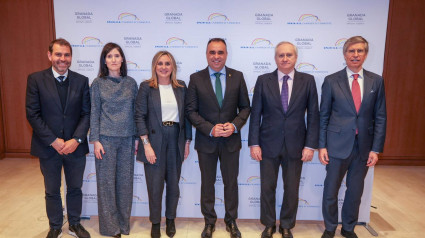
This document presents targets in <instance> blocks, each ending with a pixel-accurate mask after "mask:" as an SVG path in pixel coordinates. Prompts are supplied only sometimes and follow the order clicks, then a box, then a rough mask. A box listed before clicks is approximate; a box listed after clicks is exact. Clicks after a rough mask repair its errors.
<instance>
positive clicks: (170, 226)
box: [165, 218, 176, 237]
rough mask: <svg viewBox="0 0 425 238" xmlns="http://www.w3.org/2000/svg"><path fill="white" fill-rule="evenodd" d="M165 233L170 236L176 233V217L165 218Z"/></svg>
mask: <svg viewBox="0 0 425 238" xmlns="http://www.w3.org/2000/svg"><path fill="white" fill-rule="evenodd" d="M165 225H166V227H165V233H166V234H167V236H168V237H173V236H174V235H175V234H176V224H175V223H174V219H168V218H167V219H166V220H165Z"/></svg>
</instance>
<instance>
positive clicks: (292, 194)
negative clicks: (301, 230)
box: [260, 143, 303, 229]
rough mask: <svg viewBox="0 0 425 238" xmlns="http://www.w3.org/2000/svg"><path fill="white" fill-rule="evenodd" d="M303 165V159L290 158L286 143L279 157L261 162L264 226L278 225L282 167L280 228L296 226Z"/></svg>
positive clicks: (262, 217) (266, 158) (261, 216)
mask: <svg viewBox="0 0 425 238" xmlns="http://www.w3.org/2000/svg"><path fill="white" fill-rule="evenodd" d="M302 165H303V162H302V160H301V158H291V157H289V155H288V151H287V149H286V146H285V143H284V146H283V147H282V150H281V152H280V153H279V155H278V156H277V157H274V158H268V157H263V160H261V161H260V175H261V201H260V203H261V215H260V220H261V223H262V224H263V225H265V226H274V225H275V223H276V186H277V178H278V175H279V166H280V167H282V179H283V189H284V193H283V201H282V207H281V208H280V226H281V227H282V228H287V229H291V228H293V227H294V226H295V221H296V217H297V210H298V191H299V186H300V178H301V170H302Z"/></svg>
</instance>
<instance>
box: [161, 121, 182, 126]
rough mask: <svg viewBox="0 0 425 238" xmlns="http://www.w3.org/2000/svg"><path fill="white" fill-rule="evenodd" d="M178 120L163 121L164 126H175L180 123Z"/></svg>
mask: <svg viewBox="0 0 425 238" xmlns="http://www.w3.org/2000/svg"><path fill="white" fill-rule="evenodd" d="M178 124H179V123H178V122H174V121H163V122H162V125H163V126H174V125H178Z"/></svg>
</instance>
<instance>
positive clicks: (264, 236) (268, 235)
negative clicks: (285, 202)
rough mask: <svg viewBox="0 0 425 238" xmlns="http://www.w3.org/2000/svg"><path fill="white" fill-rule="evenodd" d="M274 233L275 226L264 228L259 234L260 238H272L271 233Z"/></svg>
mask: <svg viewBox="0 0 425 238" xmlns="http://www.w3.org/2000/svg"><path fill="white" fill-rule="evenodd" d="M275 232H276V226H266V228H264V231H263V233H261V238H273V233H275Z"/></svg>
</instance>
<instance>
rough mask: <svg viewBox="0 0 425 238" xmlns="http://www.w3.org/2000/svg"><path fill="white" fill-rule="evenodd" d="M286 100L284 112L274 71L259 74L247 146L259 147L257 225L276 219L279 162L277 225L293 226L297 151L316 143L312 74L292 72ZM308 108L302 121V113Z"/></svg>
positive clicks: (298, 167)
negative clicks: (280, 182) (281, 191)
mask: <svg viewBox="0 0 425 238" xmlns="http://www.w3.org/2000/svg"><path fill="white" fill-rule="evenodd" d="M293 80H294V82H293V87H292V93H291V98H290V100H289V105H288V109H287V111H286V113H285V112H284V110H283V106H282V102H281V99H280V98H281V97H280V92H279V82H278V73H277V70H275V71H274V72H272V73H268V74H263V75H260V76H259V77H258V79H257V82H256V84H255V89H254V96H253V99H252V109H251V118H250V124H249V137H248V145H249V146H252V145H259V146H260V147H261V150H262V158H263V159H262V160H261V161H260V173H261V223H262V224H263V225H265V226H274V225H275V222H276V209H275V203H276V201H275V200H276V198H275V197H276V185H277V176H278V172H279V165H281V166H282V177H283V181H284V189H285V192H284V198H283V202H282V207H281V213H280V226H281V227H282V228H286V229H291V228H293V227H294V226H295V220H296V215H297V208H298V190H299V189H298V188H299V182H300V176H301V169H302V160H301V158H302V150H303V149H304V147H309V148H312V149H315V148H317V146H318V137H319V109H318V107H319V106H318V97H317V88H316V82H315V80H314V77H313V76H312V75H309V74H306V73H301V72H298V71H295V73H294V79H293ZM306 111H307V124H306V122H305V116H306Z"/></svg>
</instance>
